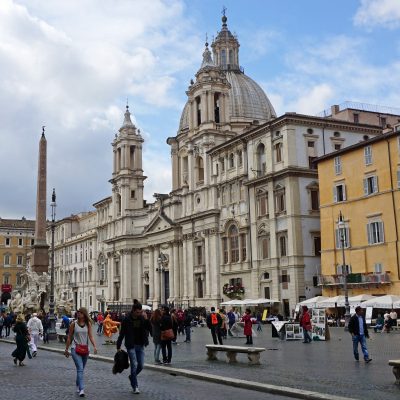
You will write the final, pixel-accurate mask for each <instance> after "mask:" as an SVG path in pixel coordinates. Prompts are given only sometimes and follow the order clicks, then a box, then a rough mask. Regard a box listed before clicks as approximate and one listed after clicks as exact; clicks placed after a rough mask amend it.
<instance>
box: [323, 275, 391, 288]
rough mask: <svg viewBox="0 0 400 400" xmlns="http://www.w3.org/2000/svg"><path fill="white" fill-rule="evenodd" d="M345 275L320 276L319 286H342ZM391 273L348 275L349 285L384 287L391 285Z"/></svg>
mask: <svg viewBox="0 0 400 400" xmlns="http://www.w3.org/2000/svg"><path fill="white" fill-rule="evenodd" d="M344 279H345V276H344V275H320V276H319V277H318V286H342V285H343V284H344ZM390 283H391V280H390V275H389V273H382V274H367V273H355V274H348V275H347V285H351V286H357V285H382V284H390Z"/></svg>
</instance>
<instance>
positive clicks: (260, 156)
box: [257, 143, 267, 176]
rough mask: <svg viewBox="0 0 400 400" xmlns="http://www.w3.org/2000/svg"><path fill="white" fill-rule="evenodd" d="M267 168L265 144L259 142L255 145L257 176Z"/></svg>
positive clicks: (262, 173)
mask: <svg viewBox="0 0 400 400" xmlns="http://www.w3.org/2000/svg"><path fill="white" fill-rule="evenodd" d="M266 169H267V164H266V155H265V146H264V144H263V143H260V144H259V145H258V146H257V176H262V175H264V174H265V172H266Z"/></svg>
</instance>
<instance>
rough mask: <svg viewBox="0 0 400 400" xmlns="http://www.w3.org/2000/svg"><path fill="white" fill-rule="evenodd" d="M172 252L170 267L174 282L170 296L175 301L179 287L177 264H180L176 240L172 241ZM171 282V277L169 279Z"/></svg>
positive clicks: (178, 295)
mask: <svg viewBox="0 0 400 400" xmlns="http://www.w3.org/2000/svg"><path fill="white" fill-rule="evenodd" d="M172 253H173V256H174V258H173V260H174V263H173V265H172V269H173V282H174V292H172V290H171V293H172V297H173V298H174V301H176V299H179V298H180V295H181V294H180V290H179V289H180V288H179V276H180V268H179V264H180V260H179V243H178V242H174V243H173V248H172ZM171 282H172V279H171Z"/></svg>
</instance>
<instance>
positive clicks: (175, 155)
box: [171, 144, 179, 190]
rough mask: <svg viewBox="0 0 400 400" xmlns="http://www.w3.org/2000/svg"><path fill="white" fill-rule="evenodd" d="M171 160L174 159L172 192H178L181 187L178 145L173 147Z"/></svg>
mask: <svg viewBox="0 0 400 400" xmlns="http://www.w3.org/2000/svg"><path fill="white" fill-rule="evenodd" d="M171 158H172V190H176V189H178V187H179V179H178V177H179V168H178V148H177V144H172V146H171Z"/></svg>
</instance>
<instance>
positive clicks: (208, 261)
mask: <svg viewBox="0 0 400 400" xmlns="http://www.w3.org/2000/svg"><path fill="white" fill-rule="evenodd" d="M204 253H205V263H206V278H205V286H206V287H205V290H204V294H205V297H206V298H210V288H211V271H210V264H211V260H212V258H213V257H214V256H213V255H212V254H211V253H210V235H207V236H206V239H205V241H204Z"/></svg>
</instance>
